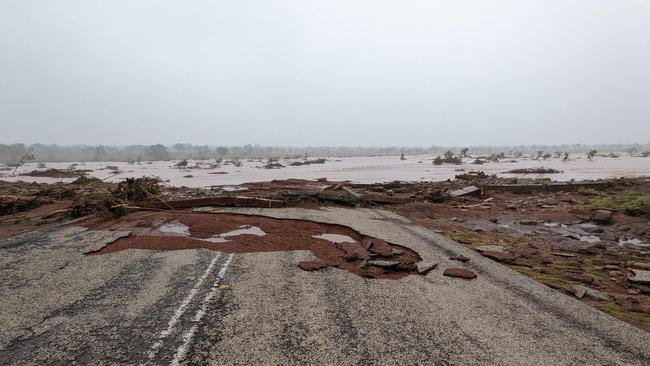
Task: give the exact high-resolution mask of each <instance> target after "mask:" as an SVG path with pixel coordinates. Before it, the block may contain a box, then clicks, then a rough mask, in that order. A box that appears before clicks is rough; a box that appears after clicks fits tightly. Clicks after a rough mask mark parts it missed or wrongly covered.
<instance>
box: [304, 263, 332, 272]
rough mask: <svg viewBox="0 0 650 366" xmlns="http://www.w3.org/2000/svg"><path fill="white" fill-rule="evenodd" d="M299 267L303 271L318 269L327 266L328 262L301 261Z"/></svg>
mask: <svg viewBox="0 0 650 366" xmlns="http://www.w3.org/2000/svg"><path fill="white" fill-rule="evenodd" d="M298 267H300V269H302V270H303V271H318V270H319V269H323V268H325V267H327V263H325V262H323V261H310V262H300V263H298Z"/></svg>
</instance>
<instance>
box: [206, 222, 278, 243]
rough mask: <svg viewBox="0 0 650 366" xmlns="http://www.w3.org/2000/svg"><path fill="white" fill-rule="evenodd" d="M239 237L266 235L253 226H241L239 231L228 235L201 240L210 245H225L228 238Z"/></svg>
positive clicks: (230, 232)
mask: <svg viewBox="0 0 650 366" xmlns="http://www.w3.org/2000/svg"><path fill="white" fill-rule="evenodd" d="M239 235H255V236H265V235H266V233H265V232H264V230H262V229H260V228H259V227H257V226H253V225H241V226H240V227H239V229H237V230H232V231H229V232H227V233H223V234H217V235H213V236H211V237H209V238H207V239H201V240H203V241H207V242H210V243H225V242H227V241H228V239H227V238H229V237H233V236H239Z"/></svg>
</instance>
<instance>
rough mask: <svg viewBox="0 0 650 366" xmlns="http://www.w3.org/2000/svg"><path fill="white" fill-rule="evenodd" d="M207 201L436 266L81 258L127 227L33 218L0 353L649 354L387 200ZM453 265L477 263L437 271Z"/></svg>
mask: <svg viewBox="0 0 650 366" xmlns="http://www.w3.org/2000/svg"><path fill="white" fill-rule="evenodd" d="M217 211H219V212H226V211H227V212H238V213H244V214H251V215H266V216H272V217H278V218H294V219H306V220H313V221H319V222H328V223H337V224H343V225H347V226H350V227H352V228H353V229H355V230H357V231H359V232H360V233H362V234H366V235H370V236H374V237H378V238H382V239H385V240H387V241H390V242H393V243H396V244H400V245H403V246H406V247H409V248H411V249H413V250H415V251H417V252H418V253H419V254H420V256H421V257H422V258H423V261H425V262H433V261H435V262H439V265H438V266H437V267H436V269H434V270H433V271H432V272H430V273H429V274H428V275H426V276H421V275H418V276H408V277H406V278H403V279H401V280H397V281H395V280H368V279H364V278H361V277H359V276H357V275H354V274H352V273H349V272H346V271H342V270H339V269H333V268H327V269H324V270H320V271H316V272H305V271H303V270H301V269H299V268H298V267H297V266H296V263H297V262H299V261H303V260H310V259H314V257H313V255H312V254H311V253H310V252H306V251H291V252H271V253H252V254H229V253H221V252H216V251H210V250H205V249H201V250H184V251H166V252H163V251H161V252H156V251H147V250H126V251H121V252H116V253H111V254H105V255H94V256H88V255H86V254H87V253H89V252H92V251H96V250H98V249H101V248H102V247H104V246H106V245H108V244H110V243H111V242H113V241H115V240H116V239H117V238H119V237H123V236H125V235H128V232H120V231H94V230H87V229H84V228H80V227H75V226H60V227H56V228H50V229H48V230H45V231H39V232H32V233H28V234H24V235H21V236H19V237H14V238H10V239H6V240H3V241H0V309H1V311H0V324H1V326H0V364H2V365H47V364H56V365H73V364H81V365H85V364H92V365H114V364H125V365H126V364H129V365H135V364H139V365H140V364H150V365H177V364H186V365H250V364H272V365H303V364H327V365H335V364H340V365H378V364H381V365H398V364H399V365H434V364H435V365H627V364H629V365H650V334H649V333H647V332H644V331H642V330H640V329H637V328H635V327H633V326H631V325H628V324H626V323H623V322H621V321H619V320H616V319H614V318H612V317H610V316H608V315H606V314H604V313H601V312H599V311H598V310H595V309H593V308H591V307H589V306H587V305H584V304H582V303H581V302H580V301H578V300H576V299H573V298H571V297H569V296H566V295H563V294H561V293H559V292H557V291H554V290H552V289H550V288H548V287H545V286H543V285H541V284H538V283H537V282H535V281H533V280H532V279H529V278H527V277H524V276H522V275H520V274H518V273H516V272H514V271H512V270H510V269H508V268H506V267H504V266H502V265H500V264H498V263H496V262H493V261H491V260H489V259H487V258H483V257H481V256H479V255H477V254H475V253H474V252H472V251H471V250H468V249H467V248H465V247H463V246H462V245H460V244H457V243H455V242H453V241H450V240H448V239H445V238H443V237H441V236H440V235H438V234H436V233H434V232H432V231H430V230H426V229H424V228H421V227H417V226H415V225H412V224H411V223H409V222H408V221H407V220H404V219H403V218H401V217H399V216H396V215H395V214H391V213H389V212H386V211H381V210H369V209H355V210H353V209H329V210H305V209H219V210H217ZM202 214H204V215H209V213H202ZM215 219H216V216H215ZM260 240H263V238H261V239H260ZM453 255H464V256H467V257H469V258H470V259H471V260H470V261H469V262H467V263H461V264H459V263H458V262H454V261H451V260H449V259H448V258H449V257H450V256H453ZM457 266H464V267H467V268H469V269H471V270H473V271H475V272H476V273H477V274H478V277H477V278H476V279H474V280H464V279H459V278H450V277H445V276H443V275H442V272H443V271H444V269H445V268H448V267H457Z"/></svg>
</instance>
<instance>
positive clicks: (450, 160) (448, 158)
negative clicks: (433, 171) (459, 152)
mask: <svg viewBox="0 0 650 366" xmlns="http://www.w3.org/2000/svg"><path fill="white" fill-rule="evenodd" d="M462 163H463V158H461V157H460V156H454V153H453V152H452V151H451V150H447V151H446V152H445V155H444V157H441V156H436V157H435V159H433V165H442V164H456V165H460V164H462Z"/></svg>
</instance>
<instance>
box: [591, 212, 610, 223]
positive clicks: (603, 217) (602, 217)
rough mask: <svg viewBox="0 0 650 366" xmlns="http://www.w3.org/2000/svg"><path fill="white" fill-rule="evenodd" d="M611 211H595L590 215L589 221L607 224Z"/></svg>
mask: <svg viewBox="0 0 650 366" xmlns="http://www.w3.org/2000/svg"><path fill="white" fill-rule="evenodd" d="M612 215H613V213H612V211H609V210H595V211H594V212H592V213H591V219H592V220H593V221H596V222H609V221H611V220H612Z"/></svg>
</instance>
